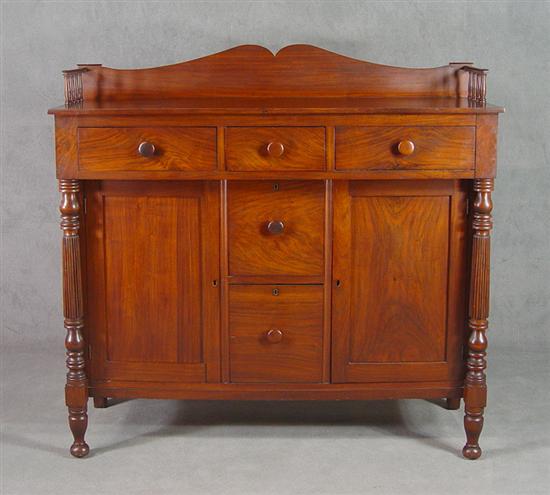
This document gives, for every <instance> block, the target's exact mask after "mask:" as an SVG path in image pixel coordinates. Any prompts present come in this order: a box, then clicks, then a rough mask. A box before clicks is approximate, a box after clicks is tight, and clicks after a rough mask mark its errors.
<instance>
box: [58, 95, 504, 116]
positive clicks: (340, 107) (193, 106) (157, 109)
mask: <svg viewBox="0 0 550 495" xmlns="http://www.w3.org/2000/svg"><path fill="white" fill-rule="evenodd" d="M502 111H503V109H502V108H500V107H496V106H493V105H488V104H483V103H478V102H472V101H469V100H468V99H467V98H444V97H439V98H437V97H416V98H412V97H411V98H405V97H402V98H357V97H356V98H236V97H235V98H179V99H175V100H168V99H158V100H139V99H138V100H108V101H85V102H83V103H81V104H79V105H75V106H59V107H56V108H52V109H50V110H49V112H48V113H51V114H56V115H140V114H148V115H175V114H195V115H219V114H232V115H250V114H261V115H285V114H300V115H307V114H342V113H346V114H376V113H391V114H425V113H458V114H464V113H497V112H502Z"/></svg>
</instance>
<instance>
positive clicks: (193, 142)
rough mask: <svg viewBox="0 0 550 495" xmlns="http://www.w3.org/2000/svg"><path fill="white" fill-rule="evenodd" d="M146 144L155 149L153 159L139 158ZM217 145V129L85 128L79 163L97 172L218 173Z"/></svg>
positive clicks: (86, 168) (79, 146) (79, 150)
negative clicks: (211, 171) (140, 150)
mask: <svg viewBox="0 0 550 495" xmlns="http://www.w3.org/2000/svg"><path fill="white" fill-rule="evenodd" d="M143 142H149V143H152V144H153V145H154V146H155V149H156V151H155V154H154V155H153V156H152V157H144V156H141V155H140V154H139V152H138V147H139V145H140V143H143ZM216 144H217V143H216V128H214V127H164V128H159V127H139V128H138V127H133V128H121V127H116V128H115V127H112V128H88V127H81V128H79V129H78V163H79V168H80V169H81V170H86V171H94V172H101V171H106V170H111V171H117V170H118V171H124V170H141V171H164V170H215V169H216Z"/></svg>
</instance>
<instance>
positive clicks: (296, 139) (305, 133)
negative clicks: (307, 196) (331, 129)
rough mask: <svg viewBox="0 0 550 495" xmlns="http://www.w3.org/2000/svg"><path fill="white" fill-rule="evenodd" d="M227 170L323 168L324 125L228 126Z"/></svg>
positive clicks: (226, 139) (226, 138) (226, 141)
mask: <svg viewBox="0 0 550 495" xmlns="http://www.w3.org/2000/svg"><path fill="white" fill-rule="evenodd" d="M225 162H226V165H227V169H228V170H324V169H325V128H324V127H228V128H227V129H226V130H225Z"/></svg>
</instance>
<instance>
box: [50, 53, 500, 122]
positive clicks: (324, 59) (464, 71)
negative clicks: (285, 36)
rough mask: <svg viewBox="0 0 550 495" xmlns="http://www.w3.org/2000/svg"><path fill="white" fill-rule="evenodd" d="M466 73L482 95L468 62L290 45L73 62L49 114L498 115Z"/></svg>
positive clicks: (481, 76) (482, 76)
mask: <svg viewBox="0 0 550 495" xmlns="http://www.w3.org/2000/svg"><path fill="white" fill-rule="evenodd" d="M472 73H473V74H474V75H475V76H476V77H477V76H478V75H479V78H478V79H476V80H479V83H480V86H479V89H481V82H483V88H482V89H483V97H484V96H485V86H484V84H485V74H486V71H484V70H480V69H474V68H472V67H471V64H467V63H452V64H449V65H446V66H443V67H435V68H430V69H412V68H402V67H390V66H386V65H379V64H374V63H371V62H364V61H360V60H356V59H352V58H349V57H345V56H342V55H338V54H335V53H332V52H329V51H327V50H323V49H321V48H316V47H313V46H309V45H291V46H288V47H285V48H283V49H282V50H280V51H279V52H278V53H277V54H273V53H271V52H270V51H269V50H267V49H266V48H263V47H261V46H255V45H243V46H239V47H236V48H232V49H230V50H226V51H223V52H220V53H216V54H214V55H209V56H207V57H203V58H199V59H196V60H191V61H188V62H182V63H179V64H174V65H167V66H163V67H155V68H149V69H122V70H121V69H112V68H108V67H103V66H101V65H97V64H96V65H79V68H78V69H73V70H69V71H64V75H65V82H66V98H67V96H68V98H67V101H68V104H67V105H66V106H64V107H58V108H54V109H51V110H50V111H49V113H53V114H63V113H70V114H73V115H74V114H83V113H84V114H121V113H124V114H136V113H142V112H148V113H187V112H189V113H222V112H223V113H229V112H230V113H236V114H242V113H271V114H281V113H350V112H351V113H374V112H391V113H403V112H405V113H416V112H420V113H429V112H436V113H439V112H444V113H455V112H457V113H496V112H500V111H502V109H501V108H499V107H493V106H489V105H486V104H485V103H484V102H482V101H472V98H471V96H472V83H471V81H472V77H471V74H472ZM482 79H483V81H482ZM469 96H470V98H469Z"/></svg>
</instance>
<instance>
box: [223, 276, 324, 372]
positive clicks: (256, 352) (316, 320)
mask: <svg viewBox="0 0 550 495" xmlns="http://www.w3.org/2000/svg"><path fill="white" fill-rule="evenodd" d="M322 330H323V287H322V286H316V285H302V286H299V285H278V286H275V285H273V286H271V285H270V286H265V285H260V286H258V285H256V286H254V285H233V286H231V288H230V292H229V331H230V373H231V382H233V383H235V382H248V383H251V382H272V383H277V382H279V383H280V382H320V381H321V380H322V359H323V357H322V354H323V353H322Z"/></svg>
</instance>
